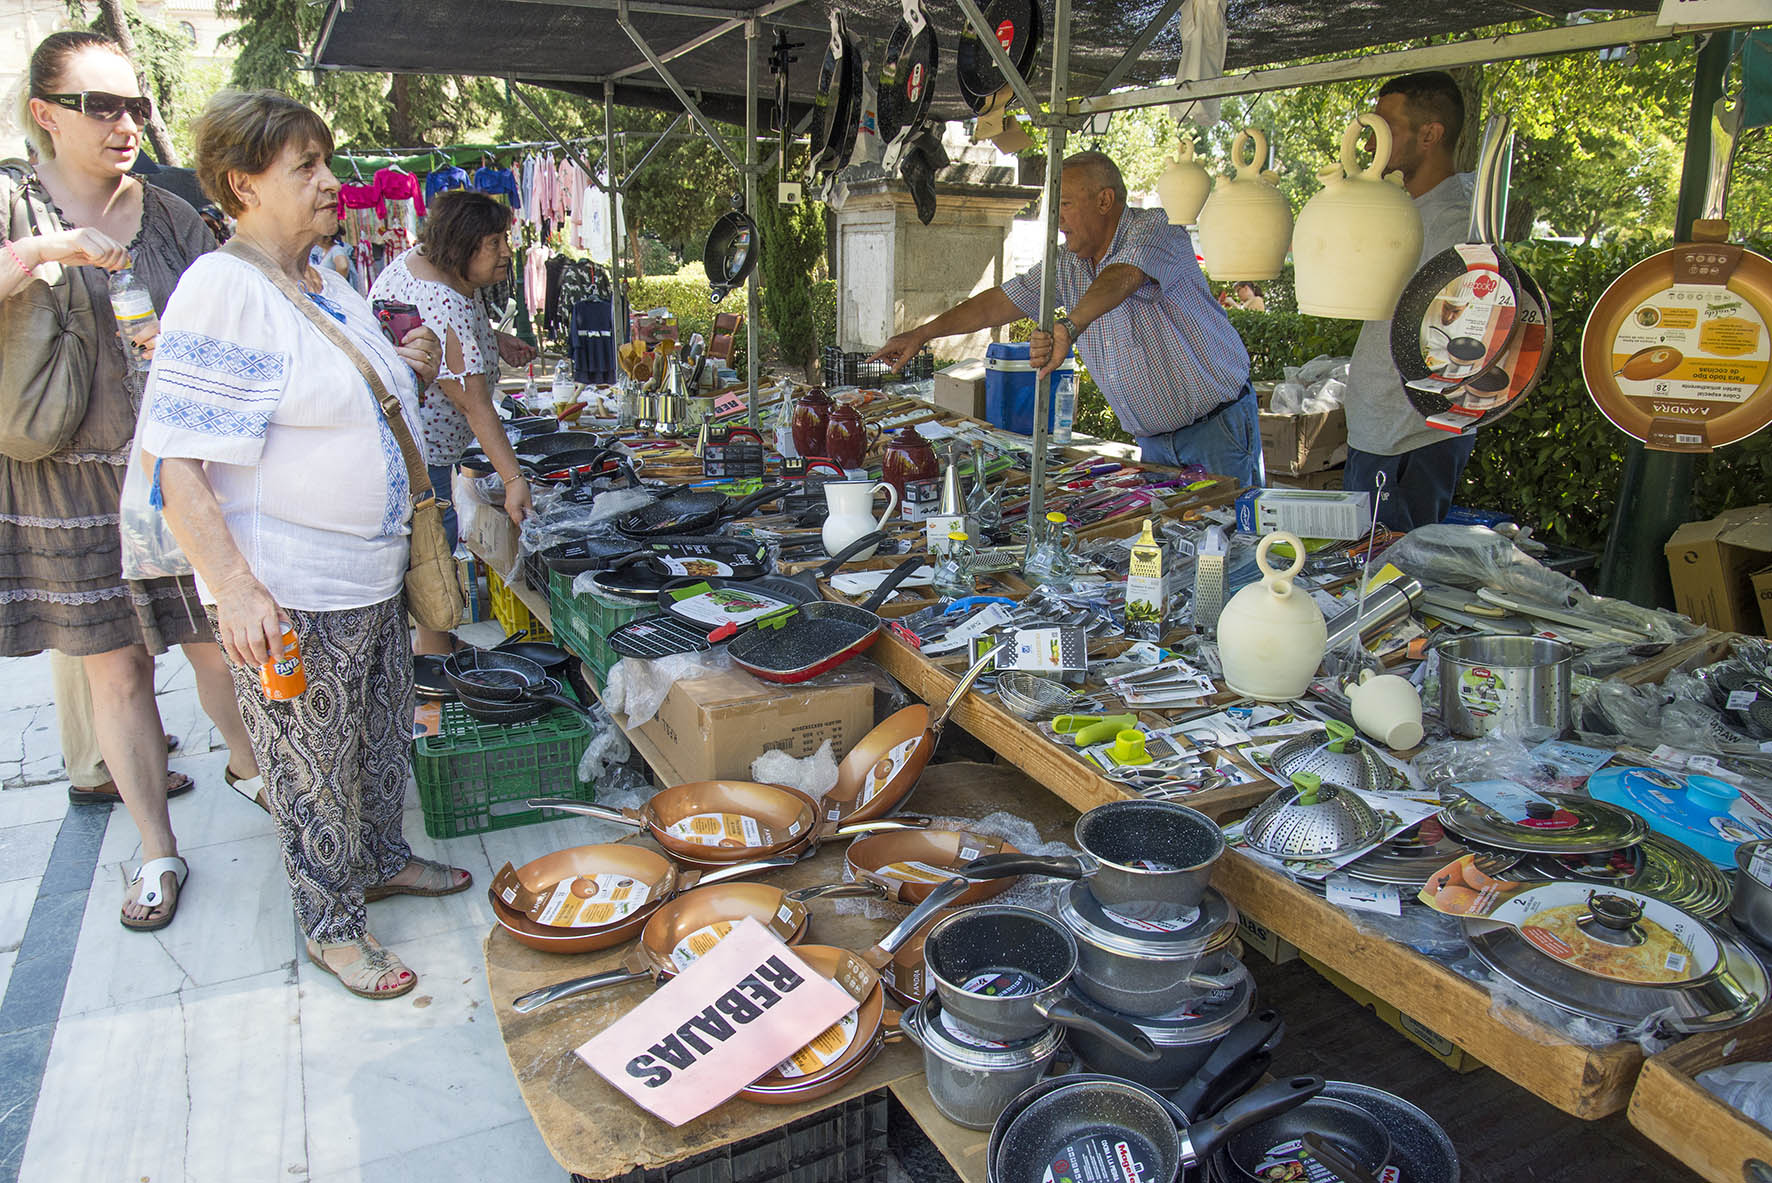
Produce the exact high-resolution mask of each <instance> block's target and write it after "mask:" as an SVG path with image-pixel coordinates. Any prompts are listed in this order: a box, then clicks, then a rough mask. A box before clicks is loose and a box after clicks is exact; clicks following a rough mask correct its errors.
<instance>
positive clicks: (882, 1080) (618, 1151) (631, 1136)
mask: <svg viewBox="0 0 1772 1183" xmlns="http://www.w3.org/2000/svg"><path fill="white" fill-rule="evenodd" d="M912 803H913V806H914V807H915V808H917V809H920V810H921V811H923V812H926V813H931V814H935V815H938V816H947V817H962V818H982V817H985V816H987V815H988V814H991V813H994V812H997V811H998V810H1010V811H1012V812H1014V813H1016V814H1017V815H1019V816H1020V817H1023V818H1025V819H1027V820H1028V821H1029V822H1031V823H1032V824H1033V826H1034V828H1035V829H1036V830H1037V831H1038V832H1039V835H1040V837H1041V839H1042V840H1044V841H1055V840H1063V841H1069V840H1070V839H1071V827H1072V826H1073V825H1074V824H1075V822H1076V817H1077V815H1076V812H1075V811H1074V810H1071V809H1069V808H1067V807H1066V806H1065V805H1064V804H1063V803H1062V802H1060V801H1059V800H1057V799H1056V798H1054V797H1053V796H1051V795H1050V794H1048V793H1042V792H1040V791H1039V790H1038V786H1036V785H1034V784H1033V783H1031V782H1030V781H1029V780H1028V779H1027V778H1026V777H1024V776H1022V775H1021V774H1019V773H1017V772H1015V771H1013V770H1011V769H1007V768H1003V767H1001V766H999V765H992V764H969V763H951V764H936V765H932V766H931V767H930V768H929V770H928V771H927V772H925V773H924V774H923V779H922V782H921V784H920V786H919V787H918V789H917V791H916V795H915V796H914V797H913V798H912ZM630 841H634V842H645V841H647V840H643V839H639V838H635V839H630ZM842 878H843V844H842V843H840V842H833V843H827V844H826V845H825V846H824V847H823V848H822V849H821V850H820V851H819V853H818V854H817V856H815V857H814V858H811V859H807V860H805V861H803V862H801V863H799V864H797V865H795V866H793V867H789V868H786V869H784V870H781V871H776V872H772V873H771V874H770V875H769V877H768V881H769V882H770V883H774V884H778V885H780V886H782V887H785V888H788V889H793V888H798V887H807V886H810V885H812V884H814V883H828V882H835V881H840V880H842ZM834 902H835V901H828V900H824V901H820V900H815V901H813V902H812V903H811V905H810V911H811V916H812V919H811V925H810V929H809V935H808V937H807V939H808V941H811V942H816V943H820V944H834V945H841V946H844V947H847V948H851V949H857V950H859V949H865V948H867V947H868V946H869V945H872V944H873V943H874V941H875V940H877V939H878V938H879V937H880V936H882V935H884V933H885V932H886V930H887V929H888V928H890V927H891V925H892V923H893V921H892V920H887V919H880V920H873V919H869V918H867V917H865V916H862V915H859V914H839V913H837V912H836V910H835V908H834V907H833V904H834ZM892 911H893V912H894V914H895V915H897V916H902V915H903V914H904V911H905V909H903V908H901V907H894V908H893V909H892ZM626 951H627V946H626V945H623V946H619V947H617V948H614V949H607V950H604V951H602V952H600V953H585V954H579V955H576V956H560V955H556V954H551V953H542V952H539V951H537V950H534V949H530V948H528V947H527V946H524V945H520V944H518V943H517V942H516V941H515V940H513V939H511V937H510V936H509V935H508V934H507V933H505V931H504V930H503V929H501V928H497V927H494V928H493V929H492V931H491V933H489V934H488V935H487V937H486V942H485V955H486V976H487V982H488V985H489V987H490V989H491V993H492V1006H493V1014H494V1016H495V1017H496V1018H497V1020H498V1027H499V1032H500V1034H502V1035H503V1036H504V1040H505V1051H506V1053H507V1054H508V1055H509V1056H510V1060H511V1071H512V1072H513V1073H514V1074H515V1075H516V1078H517V1087H518V1089H519V1091H520V1092H521V1093H522V1095H523V1101H524V1103H525V1104H526V1105H527V1106H528V1107H529V1113H530V1116H531V1117H532V1118H534V1120H535V1125H536V1128H537V1129H538V1130H540V1132H541V1135H542V1139H543V1140H544V1141H545V1142H546V1143H547V1145H548V1150H549V1152H550V1153H552V1154H553V1156H554V1158H555V1159H556V1160H558V1161H559V1163H560V1165H561V1166H563V1167H565V1168H566V1169H567V1170H569V1171H571V1172H573V1173H574V1174H576V1175H579V1176H582V1177H584V1178H586V1179H607V1178H611V1177H615V1176H620V1175H623V1174H625V1173H627V1172H628V1171H630V1170H632V1169H633V1168H635V1167H642V1168H648V1169H650V1168H655V1167H661V1166H664V1165H667V1164H669V1163H674V1162H680V1161H682V1160H684V1159H688V1158H693V1157H695V1156H696V1155H699V1154H703V1153H706V1152H708V1151H712V1150H717V1149H719V1148H720V1147H723V1146H726V1145H729V1144H731V1143H734V1142H739V1141H742V1140H744V1139H746V1138H751V1137H754V1136H756V1135H759V1134H765V1133H768V1132H769V1131H771V1130H775V1129H778V1128H780V1127H781V1126H783V1125H786V1124H787V1123H789V1122H791V1121H793V1120H795V1119H796V1118H800V1117H804V1116H806V1115H808V1114H812V1113H817V1112H819V1111H820V1110H823V1109H827V1108H830V1107H831V1106H833V1105H838V1104H841V1103H842V1102H844V1101H846V1100H848V1099H850V1098H852V1097H858V1096H861V1095H863V1094H865V1093H870V1092H873V1091H874V1090H876V1089H881V1088H890V1089H891V1090H892V1091H893V1093H894V1094H895V1095H896V1096H898V1097H899V1098H900V1100H901V1101H902V1102H903V1104H904V1105H905V1108H906V1109H908V1110H909V1111H910V1112H911V1114H912V1115H913V1116H914V1117H915V1118H916V1119H917V1121H918V1123H919V1124H920V1125H922V1127H923V1129H924V1132H925V1133H926V1134H927V1135H928V1137H929V1138H930V1140H931V1141H932V1142H933V1143H934V1144H935V1145H936V1146H937V1147H938V1148H939V1149H940V1150H941V1151H942V1152H943V1154H944V1155H946V1156H947V1157H948V1159H949V1161H950V1162H952V1163H953V1165H954V1169H955V1170H956V1171H957V1172H958V1173H959V1174H960V1175H961V1177H962V1178H964V1179H966V1180H968V1183H973V1181H978V1183H982V1180H983V1179H984V1147H985V1142H986V1141H987V1140H988V1137H989V1135H988V1134H987V1133H984V1132H980V1131H976V1130H966V1129H962V1128H961V1127H959V1126H956V1125H954V1124H953V1123H952V1122H949V1121H947V1120H946V1119H945V1118H943V1117H942V1116H941V1115H940V1114H939V1113H937V1112H936V1111H935V1108H934V1103H933V1102H932V1101H931V1100H930V1099H929V1093H928V1090H927V1088H925V1087H924V1084H923V1056H922V1053H921V1052H920V1051H918V1050H917V1048H916V1046H915V1045H913V1044H912V1043H911V1042H910V1041H909V1040H905V1039H900V1040H898V1041H896V1042H894V1043H889V1044H887V1045H886V1047H885V1048H884V1049H883V1050H882V1051H881V1052H880V1055H879V1056H878V1058H876V1059H875V1060H874V1062H873V1063H872V1064H871V1065H869V1066H868V1068H867V1069H866V1071H864V1072H862V1073H861V1075H860V1076H858V1077H857V1078H855V1079H854V1080H853V1081H851V1082H850V1083H849V1084H848V1085H846V1086H844V1087H843V1088H841V1089H838V1090H836V1091H834V1092H832V1093H829V1094H827V1095H825V1096H823V1097H818V1098H815V1099H813V1100H810V1101H805V1102H802V1103H801V1104H798V1105H758V1104H755V1103H752V1102H750V1101H744V1100H733V1101H729V1102H727V1103H726V1104H724V1105H722V1106H720V1107H719V1108H718V1109H715V1110H714V1111H713V1112H711V1113H709V1114H707V1115H706V1116H704V1117H701V1118H699V1119H697V1120H696V1121H693V1122H689V1123H688V1124H686V1125H682V1126H678V1127H676V1128H672V1127H671V1126H668V1125H666V1124H665V1123H664V1122H662V1121H659V1120H658V1119H657V1118H655V1117H653V1116H652V1115H651V1114H649V1113H647V1112H645V1111H644V1110H642V1109H641V1108H640V1107H639V1106H637V1105H635V1104H634V1103H633V1102H632V1101H631V1100H629V1099H628V1098H627V1097H626V1096H625V1095H623V1094H622V1093H620V1092H618V1091H617V1090H616V1089H615V1087H614V1086H613V1085H611V1084H609V1083H608V1082H607V1081H605V1080H604V1079H603V1078H602V1077H601V1076H599V1075H597V1074H596V1073H595V1072H593V1071H592V1070H591V1069H590V1068H588V1067H586V1066H585V1064H584V1062H583V1061H582V1060H580V1059H579V1058H578V1057H577V1056H576V1055H574V1054H573V1053H574V1049H575V1048H577V1047H579V1046H581V1045H582V1044H584V1043H585V1042H586V1041H587V1040H589V1039H590V1038H592V1037H593V1036H595V1035H596V1034H597V1033H598V1032H600V1031H602V1030H603V1029H604V1028H605V1027H607V1026H609V1025H610V1024H611V1023H613V1022H614V1021H615V1020H616V1019H618V1018H620V1017H621V1016H622V1015H625V1014H626V1013H627V1012H628V1011H629V1010H631V1009H632V1008H633V1007H634V1006H635V1005H637V1004H638V1003H639V1002H640V1001H641V1000H642V999H644V998H645V997H646V996H647V995H648V994H649V993H651V991H652V990H653V986H652V985H651V984H650V983H648V982H645V981H639V982H630V983H627V984H625V985H621V986H617V987H614V988H612V989H607V990H602V991H598V992H596V993H593V994H588V995H581V996H580V997H578V998H573V999H568V1000H566V1001H563V1002H557V1003H554V1004H553V1005H551V1006H545V1007H542V1008H540V1009H538V1010H535V1011H532V1012H530V1013H529V1014H526V1015H525V1014H518V1013H517V1012H516V1011H514V1010H512V1009H511V1000H512V999H514V998H517V997H519V996H520V995H522V994H524V993H527V992H528V991H530V990H534V989H537V988H539V987H542V986H546V985H549V984H550V983H553V982H558V981H562V980H564V979H567V978H574V977H579V976H582V975H585V974H592V973H599V972H601V971H603V970H608V969H614V968H616V967H617V966H619V965H620V963H621V960H622V957H623V955H624V954H625V953H626Z"/></svg>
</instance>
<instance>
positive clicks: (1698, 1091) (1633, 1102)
mask: <svg viewBox="0 0 1772 1183" xmlns="http://www.w3.org/2000/svg"><path fill="white" fill-rule="evenodd" d="M1769 1059H1772V1014H1768V1015H1761V1016H1760V1017H1759V1018H1757V1019H1755V1020H1754V1021H1753V1022H1751V1023H1748V1024H1747V1025H1745V1026H1742V1027H1737V1028H1735V1029H1734V1030H1732V1031H1715V1032H1711V1033H1708V1034H1705V1035H1693V1036H1690V1037H1688V1038H1687V1039H1685V1040H1683V1041H1682V1042H1680V1043H1676V1044H1675V1045H1674V1046H1673V1047H1671V1048H1669V1049H1668V1050H1666V1051H1664V1052H1662V1053H1661V1054H1660V1055H1657V1056H1652V1057H1650V1059H1649V1061H1648V1063H1646V1064H1644V1065H1643V1074H1642V1075H1641V1076H1640V1077H1638V1078H1637V1087H1636V1089H1635V1091H1634V1092H1632V1093H1631V1098H1630V1123H1631V1124H1632V1125H1634V1126H1636V1127H1637V1129H1639V1130H1641V1131H1642V1132H1643V1133H1644V1134H1645V1135H1647V1136H1648V1137H1649V1138H1650V1139H1651V1140H1653V1141H1654V1142H1656V1143H1658V1144H1659V1145H1660V1146H1661V1148H1662V1149H1664V1150H1666V1151H1667V1152H1668V1153H1669V1154H1671V1155H1673V1156H1674V1157H1675V1158H1677V1159H1679V1160H1680V1161H1681V1162H1683V1163H1685V1164H1686V1166H1687V1167H1688V1168H1689V1169H1691V1170H1692V1171H1693V1172H1694V1173H1696V1174H1698V1175H1701V1176H1703V1177H1704V1178H1705V1179H1708V1180H1710V1181H1711V1183H1737V1181H1738V1180H1740V1179H1742V1178H1743V1177H1744V1176H1743V1174H1742V1167H1743V1164H1745V1163H1746V1162H1747V1161H1748V1160H1749V1159H1759V1160H1760V1161H1761V1162H1766V1163H1772V1130H1768V1129H1767V1128H1766V1127H1765V1126H1763V1125H1761V1124H1760V1123H1759V1122H1757V1121H1755V1120H1753V1119H1752V1118H1750V1117H1748V1116H1747V1115H1746V1114H1744V1113H1742V1112H1741V1111H1740V1110H1738V1109H1736V1108H1734V1107H1733V1106H1731V1105H1728V1104H1725V1103H1724V1102H1723V1101H1721V1100H1719V1099H1717V1098H1716V1097H1714V1096H1712V1095H1711V1094H1710V1093H1708V1092H1706V1091H1705V1090H1704V1086H1702V1085H1700V1084H1699V1083H1698V1082H1697V1081H1695V1080H1694V1079H1693V1077H1695V1076H1697V1075H1698V1074H1699V1073H1700V1072H1703V1071H1705V1070H1706V1069H1707V1068H1716V1067H1720V1066H1721V1065H1723V1064H1736V1063H1741V1062H1743V1061H1748V1060H1769Z"/></svg>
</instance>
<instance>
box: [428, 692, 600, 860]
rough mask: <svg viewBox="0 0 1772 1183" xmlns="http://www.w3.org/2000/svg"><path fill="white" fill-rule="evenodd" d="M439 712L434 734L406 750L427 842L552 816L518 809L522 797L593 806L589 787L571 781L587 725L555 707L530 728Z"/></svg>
mask: <svg viewBox="0 0 1772 1183" xmlns="http://www.w3.org/2000/svg"><path fill="white" fill-rule="evenodd" d="M567 693H568V694H570V693H571V691H567ZM442 708H443V709H442V715H443V723H442V727H441V729H440V731H439V734H437V735H434V736H424V737H422V738H420V739H417V740H414V741H413V745H412V774H413V776H414V778H415V779H416V780H417V781H418V800H419V805H420V806H421V807H423V809H424V814H425V833H427V834H429V835H430V836H431V837H433V838H462V837H466V836H467V835H469V834H485V833H488V832H490V831H492V830H506V829H510V828H511V827H512V826H526V825H528V824H529V823H531V822H539V821H546V820H548V818H549V817H551V816H558V815H555V814H548V813H544V812H543V811H542V810H539V809H527V808H525V807H524V805H523V802H524V800H525V799H527V798H529V797H569V798H571V799H572V800H574V801H594V800H596V796H597V795H596V791H595V789H594V788H593V787H592V786H590V785H581V784H579V783H578V758H579V757H580V756H581V755H583V754H584V750H585V745H586V744H588V743H589V742H590V738H591V725H590V724H589V723H587V722H586V721H585V720H584V719H583V718H582V717H581V716H579V715H578V714H576V713H574V712H572V711H569V710H567V709H566V708H564V707H556V708H554V709H553V710H552V711H549V712H548V713H547V714H546V715H543V716H542V717H541V718H539V719H536V720H535V721H534V722H531V723H519V724H515V725H507V724H500V723H480V722H476V721H475V720H474V719H473V718H472V717H471V716H469V714H468V713H467V711H466V710H465V709H464V708H463V707H462V705H461V704H460V703H459V702H445V703H443V704H442Z"/></svg>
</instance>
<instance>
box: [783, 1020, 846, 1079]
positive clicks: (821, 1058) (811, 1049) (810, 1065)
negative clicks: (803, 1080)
mask: <svg viewBox="0 0 1772 1183" xmlns="http://www.w3.org/2000/svg"><path fill="white" fill-rule="evenodd" d="M860 1026H861V1012H860V1011H859V1010H852V1011H850V1012H849V1013H848V1014H846V1015H844V1016H843V1017H842V1018H841V1019H838V1020H837V1021H836V1022H835V1023H832V1024H831V1025H830V1026H829V1027H826V1028H825V1029H824V1030H823V1031H820V1032H819V1033H818V1038H817V1039H814V1040H813V1041H812V1042H811V1043H809V1044H807V1045H806V1046H805V1047H803V1048H801V1049H800V1050H799V1051H797V1052H795V1053H794V1054H793V1055H791V1056H789V1057H788V1058H787V1059H785V1060H783V1061H782V1062H781V1063H779V1064H777V1065H776V1066H775V1072H776V1075H778V1076H781V1077H783V1078H785V1079H787V1080H798V1079H799V1078H800V1077H802V1076H811V1075H812V1074H813V1073H814V1072H822V1071H824V1070H825V1069H826V1068H829V1067H830V1066H831V1065H832V1064H835V1063H836V1062H837V1060H838V1059H840V1058H841V1057H842V1055H843V1053H844V1052H846V1051H848V1050H849V1045H850V1044H852V1043H854V1042H855V1033H856V1030H857V1029H858V1028H860Z"/></svg>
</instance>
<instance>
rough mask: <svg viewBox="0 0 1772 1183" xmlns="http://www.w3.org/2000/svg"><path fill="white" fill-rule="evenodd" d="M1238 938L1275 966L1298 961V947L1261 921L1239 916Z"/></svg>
mask: <svg viewBox="0 0 1772 1183" xmlns="http://www.w3.org/2000/svg"><path fill="white" fill-rule="evenodd" d="M1237 937H1238V939H1240V940H1241V941H1242V942H1243V943H1244V944H1245V945H1247V946H1248V947H1249V948H1251V949H1254V950H1255V951H1256V952H1257V953H1260V954H1261V955H1262V956H1263V957H1265V958H1267V959H1268V960H1269V961H1271V962H1273V963H1274V964H1275V965H1284V964H1286V963H1287V962H1288V961H1296V960H1298V946H1297V945H1294V944H1293V943H1292V942H1291V941H1289V940H1287V939H1286V938H1285V937H1283V936H1281V935H1280V934H1279V933H1277V932H1275V931H1274V930H1273V929H1271V928H1268V927H1267V926H1266V925H1264V924H1262V923H1261V922H1260V921H1257V920H1252V919H1250V918H1249V917H1248V916H1243V915H1238V917H1237Z"/></svg>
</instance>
